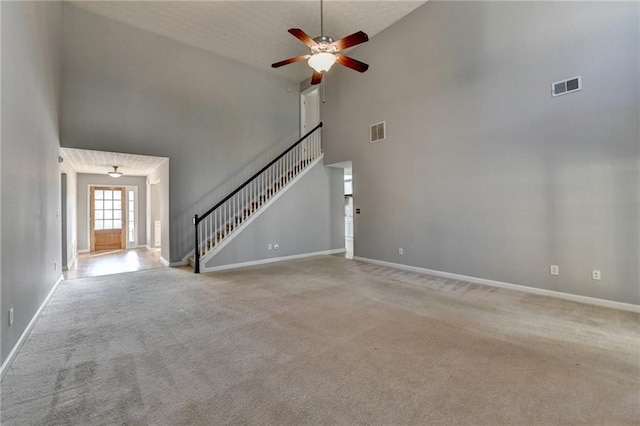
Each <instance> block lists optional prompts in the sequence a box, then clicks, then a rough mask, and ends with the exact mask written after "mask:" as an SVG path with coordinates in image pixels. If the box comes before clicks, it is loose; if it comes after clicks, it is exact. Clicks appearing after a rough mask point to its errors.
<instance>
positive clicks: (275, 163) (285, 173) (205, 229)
mask: <svg viewBox="0 0 640 426" xmlns="http://www.w3.org/2000/svg"><path fill="white" fill-rule="evenodd" d="M321 128H322V122H321V123H320V124H318V125H317V126H316V127H314V128H313V129H312V130H311V131H309V132H308V133H307V134H306V135H304V136H303V137H301V138H300V139H298V141H297V142H295V143H294V144H293V145H291V146H290V147H289V148H287V149H286V150H285V151H284V152H282V153H281V154H280V155H278V156H277V157H276V158H274V159H273V160H272V161H271V162H270V163H269V164H267V165H266V166H264V167H263V168H262V169H260V170H259V171H258V172H256V173H255V174H254V175H253V176H251V177H250V178H249V179H247V180H246V181H245V182H244V183H243V184H242V185H240V186H239V187H238V188H236V189H235V190H233V191H232V192H231V193H230V194H229V195H227V196H226V197H224V198H223V199H222V200H221V201H220V202H219V203H218V204H216V205H215V206H213V207H211V208H210V209H209V210H207V212H206V213H204V214H203V215H201V216H198V215H197V214H196V215H195V216H194V218H193V224H194V225H195V251H194V272H195V273H196V274H197V273H200V258H201V257H203V256H205V255H206V254H207V253H209V252H210V251H211V250H213V248H214V247H215V246H216V245H218V244H219V243H220V242H221V241H222V240H224V239H225V238H226V237H227V236H228V235H229V234H230V233H231V232H232V231H233V230H234V229H235V228H237V227H238V226H240V225H241V224H242V223H243V222H244V221H246V220H247V219H248V218H249V217H250V216H251V215H252V214H253V213H254V212H255V211H256V210H258V209H259V208H260V207H261V206H262V205H264V203H266V202H267V201H268V200H270V199H271V198H272V197H273V196H274V195H275V194H276V193H277V192H278V191H279V190H280V189H281V188H283V187H284V186H285V185H286V184H287V183H289V182H290V181H291V180H292V179H293V178H294V177H295V176H297V175H298V174H299V173H300V172H301V171H302V170H303V169H304V168H305V167H306V166H307V165H309V164H310V163H311V162H313V161H314V160H315V159H317V158H318V157H319V156H320V154H322V140H321V137H320V129H321Z"/></svg>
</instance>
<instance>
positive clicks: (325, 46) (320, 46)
mask: <svg viewBox="0 0 640 426" xmlns="http://www.w3.org/2000/svg"><path fill="white" fill-rule="evenodd" d="M313 41H315V42H316V43H317V44H316V45H315V46H313V47H312V48H311V53H313V54H314V55H315V54H316V53H320V52H327V53H335V52H337V51H338V47H337V46H335V45H334V46H332V45H331V44H332V43H333V42H334V41H335V40H334V39H333V38H331V37H329V36H324V35H321V36H318V37H316V38H314V39H313Z"/></svg>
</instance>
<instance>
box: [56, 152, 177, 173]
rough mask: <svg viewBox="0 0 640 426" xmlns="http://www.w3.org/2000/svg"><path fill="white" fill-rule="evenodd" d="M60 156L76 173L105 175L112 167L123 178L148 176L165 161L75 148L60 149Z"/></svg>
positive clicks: (163, 159) (146, 156)
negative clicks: (116, 167)
mask: <svg viewBox="0 0 640 426" xmlns="http://www.w3.org/2000/svg"><path fill="white" fill-rule="evenodd" d="M60 156H61V157H62V158H63V159H64V161H68V162H69V164H71V167H73V169H74V170H75V171H76V172H78V173H93V174H106V173H107V172H109V171H111V170H113V166H118V171H119V172H122V174H123V175H124V176H148V175H149V174H151V172H152V171H153V169H155V168H156V167H158V166H159V165H160V164H161V163H162V162H163V161H165V160H166V158H164V157H150V156H148V155H135V154H122V153H119V152H104V151H90V150H87V149H75V148H60Z"/></svg>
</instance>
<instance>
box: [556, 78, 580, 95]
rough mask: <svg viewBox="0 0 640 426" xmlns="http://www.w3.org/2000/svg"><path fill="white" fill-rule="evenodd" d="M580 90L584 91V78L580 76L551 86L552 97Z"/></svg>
mask: <svg viewBox="0 0 640 426" xmlns="http://www.w3.org/2000/svg"><path fill="white" fill-rule="evenodd" d="M578 90H582V77H580V76H578V77H573V78H570V79H567V80H562V81H558V82H556V83H553V84H552V85H551V96H553V97H556V96H560V95H566V94H567V93H573V92H577V91H578Z"/></svg>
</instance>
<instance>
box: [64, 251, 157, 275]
mask: <svg viewBox="0 0 640 426" xmlns="http://www.w3.org/2000/svg"><path fill="white" fill-rule="evenodd" d="M163 267H164V265H163V264H162V262H161V261H160V250H149V249H147V248H136V249H130V250H103V251H95V252H91V253H83V254H79V255H78V259H77V260H76V262H75V264H74V265H73V267H71V268H70V269H69V270H68V271H65V272H64V279H66V280H69V279H74V278H85V277H97V276H99V275H110V274H119V273H122V272H133V271H142V270H145V269H155V268H163Z"/></svg>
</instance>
